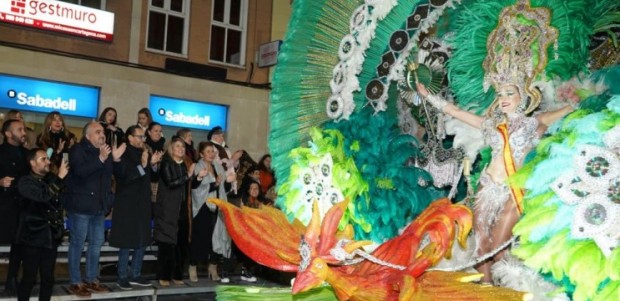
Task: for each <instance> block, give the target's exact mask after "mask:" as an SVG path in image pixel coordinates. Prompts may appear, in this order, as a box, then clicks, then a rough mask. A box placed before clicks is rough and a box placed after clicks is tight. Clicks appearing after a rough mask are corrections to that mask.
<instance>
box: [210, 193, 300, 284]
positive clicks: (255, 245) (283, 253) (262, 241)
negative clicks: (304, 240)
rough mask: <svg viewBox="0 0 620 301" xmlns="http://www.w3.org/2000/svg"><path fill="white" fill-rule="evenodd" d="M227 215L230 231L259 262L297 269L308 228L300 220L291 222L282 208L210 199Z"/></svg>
mask: <svg viewBox="0 0 620 301" xmlns="http://www.w3.org/2000/svg"><path fill="white" fill-rule="evenodd" d="M209 202H211V203H214V204H215V205H217V206H218V207H219V208H220V210H221V211H222V213H223V214H224V222H225V223H226V229H227V230H228V234H229V235H230V237H231V238H232V239H233V240H234V241H235V244H236V245H237V247H239V249H240V250H241V251H242V252H243V253H245V254H246V255H247V256H248V257H250V258H252V259H253V260H254V261H256V262H257V263H259V264H262V265H264V266H268V267H270V268H272V269H276V270H280V271H285V272H296V271H297V268H298V265H299V262H300V261H301V259H300V256H299V243H300V239H301V236H302V235H303V234H304V232H305V229H306V227H305V226H304V225H302V224H301V223H300V222H299V221H297V220H294V221H293V222H292V223H290V222H289V221H288V219H287V218H286V216H285V215H284V213H282V212H281V211H280V210H278V209H275V208H272V207H269V206H264V207H262V208H261V209H253V208H249V207H242V208H239V207H236V206H234V205H232V204H230V203H228V202H225V201H222V200H218V199H209Z"/></svg>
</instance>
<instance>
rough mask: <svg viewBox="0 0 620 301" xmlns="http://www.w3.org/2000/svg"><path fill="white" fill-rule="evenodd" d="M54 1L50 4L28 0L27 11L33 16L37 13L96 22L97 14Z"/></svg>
mask: <svg viewBox="0 0 620 301" xmlns="http://www.w3.org/2000/svg"><path fill="white" fill-rule="evenodd" d="M54 2H55V3H53V4H52V3H48V2H44V1H36V0H30V1H29V2H28V10H27V13H28V14H29V15H31V16H33V17H34V16H37V15H50V16H56V17H60V18H64V19H69V20H75V21H82V22H89V23H91V24H94V23H96V22H97V15H96V14H94V13H92V12H88V11H84V10H81V9H79V8H77V7H69V6H66V5H64V4H63V2H61V1H54Z"/></svg>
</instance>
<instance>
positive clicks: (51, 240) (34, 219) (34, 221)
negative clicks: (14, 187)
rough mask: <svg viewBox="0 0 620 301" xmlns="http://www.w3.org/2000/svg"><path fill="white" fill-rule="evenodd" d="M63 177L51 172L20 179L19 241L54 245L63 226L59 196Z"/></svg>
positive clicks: (46, 245)
mask: <svg viewBox="0 0 620 301" xmlns="http://www.w3.org/2000/svg"><path fill="white" fill-rule="evenodd" d="M62 189H63V181H62V180H61V179H60V178H58V177H57V176H56V175H54V174H52V173H49V174H48V175H47V176H46V177H45V178H43V177H41V176H37V175H33V174H31V175H28V176H25V177H22V178H21V179H20V180H19V184H18V190H19V193H20V194H21V195H22V196H23V198H24V199H23V204H24V209H23V211H22V213H21V218H20V225H19V229H18V231H17V242H18V243H20V244H23V245H26V246H31V247H39V248H47V249H53V248H56V247H57V246H58V244H59V243H60V240H61V239H62V234H63V230H64V219H63V216H62V207H61V205H60V200H59V198H58V196H59V194H60V191H61V190H62Z"/></svg>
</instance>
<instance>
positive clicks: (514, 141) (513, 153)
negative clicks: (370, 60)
mask: <svg viewBox="0 0 620 301" xmlns="http://www.w3.org/2000/svg"><path fill="white" fill-rule="evenodd" d="M549 15H550V13H549V11H548V10H547V9H545V8H535V9H532V8H531V7H529V5H523V6H518V5H515V6H510V7H508V8H506V9H504V10H503V11H502V14H501V16H500V18H499V20H500V22H499V24H498V26H497V27H496V28H495V30H494V31H493V32H492V33H491V35H490V36H489V38H488V41H487V47H488V55H487V57H486V59H485V62H484V68H485V72H486V75H485V82H484V86H485V87H484V88H485V90H487V89H488V88H489V86H490V85H492V86H493V87H494V89H495V91H496V93H497V96H496V98H495V100H494V102H493V103H492V104H491V106H490V107H489V109H488V110H487V113H486V114H485V115H484V116H479V115H476V114H474V113H471V112H468V111H466V110H463V109H460V108H459V107H457V106H456V105H454V104H452V103H449V102H448V101H446V100H445V99H443V98H441V97H440V96H437V95H432V94H430V93H429V91H428V90H427V89H426V87H425V86H424V85H422V84H421V83H417V88H418V92H419V94H420V95H421V96H422V97H423V98H425V99H426V101H427V102H428V103H430V104H431V105H433V106H434V107H436V108H437V109H439V110H440V111H442V112H443V113H445V114H448V115H451V116H453V117H454V118H457V119H459V120H461V121H463V122H465V123H466V124H468V125H471V126H473V127H475V128H477V129H481V130H482V134H483V137H484V142H485V144H486V145H488V146H490V147H491V148H492V152H491V161H490V163H489V164H488V166H486V168H485V169H484V170H483V171H482V173H481V176H480V186H481V188H480V189H479V191H478V193H477V195H476V203H475V205H474V223H475V236H476V245H477V247H476V252H477V255H478V256H484V255H485V254H488V255H493V256H491V257H490V258H488V259H487V260H485V261H482V262H480V263H479V264H478V265H477V266H476V269H477V270H478V271H480V272H482V273H484V278H483V279H482V281H484V282H486V283H491V282H493V278H492V275H491V267H492V266H493V264H495V263H496V262H498V261H499V260H501V259H502V258H503V257H504V253H505V251H506V248H507V247H508V241H510V239H511V237H512V229H513V226H514V225H515V224H516V223H517V221H518V220H519V217H520V216H521V214H522V213H523V191H522V190H520V189H518V188H515V187H511V185H510V184H508V178H509V177H510V176H511V175H513V174H514V173H515V172H516V171H517V170H518V169H519V168H520V167H521V166H522V165H523V163H524V159H525V155H526V154H527V153H529V152H530V151H531V150H532V149H533V148H534V147H536V145H537V144H538V141H539V139H540V137H541V136H542V134H544V132H545V131H546V129H547V127H548V126H550V125H551V124H552V123H554V122H555V121H557V120H558V119H560V118H562V117H563V116H565V115H566V114H568V113H570V112H572V111H573V106H571V105H565V106H564V107H562V108H561V109H559V110H556V111H550V112H541V113H538V114H535V115H534V116H531V113H532V112H533V111H534V110H536V109H537V107H538V106H539V104H540V101H541V94H540V92H539V91H538V90H537V89H536V88H535V87H533V86H532V82H533V81H534V80H535V79H536V77H537V76H538V75H539V74H540V73H541V72H542V71H543V70H544V68H545V66H546V64H547V47H548V46H549V45H551V44H552V43H554V41H555V39H556V38H557V36H558V33H557V30H556V29H555V28H553V27H551V26H550V25H549V22H550V17H549ZM520 16H525V17H526V18H528V19H530V20H529V21H532V22H534V24H533V25H532V24H531V23H528V24H525V23H524V22H522V21H521V20H520V19H519V18H520ZM532 49H536V50H532ZM507 141H508V143H506V142H507Z"/></svg>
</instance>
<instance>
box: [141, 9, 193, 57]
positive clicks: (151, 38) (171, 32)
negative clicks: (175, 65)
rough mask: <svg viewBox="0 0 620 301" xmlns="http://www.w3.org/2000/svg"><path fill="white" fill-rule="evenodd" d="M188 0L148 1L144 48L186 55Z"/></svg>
mask: <svg viewBox="0 0 620 301" xmlns="http://www.w3.org/2000/svg"><path fill="white" fill-rule="evenodd" d="M189 1H190V0H149V15H148V31H147V38H146V39H147V42H146V48H147V49H150V50H156V51H163V52H166V53H173V54H181V55H185V54H186V53H187V33H188V30H187V28H188V25H189Z"/></svg>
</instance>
